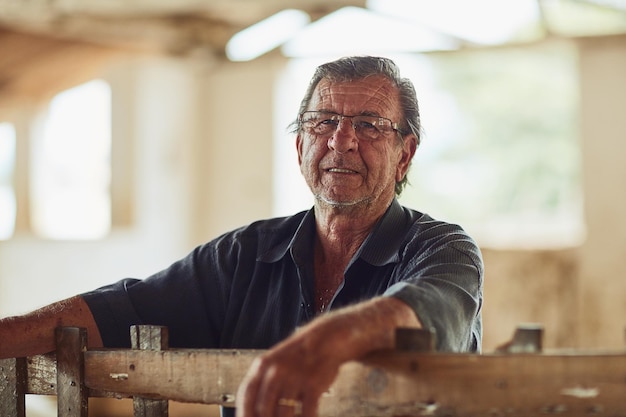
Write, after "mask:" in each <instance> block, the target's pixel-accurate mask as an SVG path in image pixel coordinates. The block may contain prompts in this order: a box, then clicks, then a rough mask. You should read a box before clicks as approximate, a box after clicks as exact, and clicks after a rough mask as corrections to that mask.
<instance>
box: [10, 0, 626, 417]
mask: <svg viewBox="0 0 626 417" xmlns="http://www.w3.org/2000/svg"><path fill="white" fill-rule="evenodd" d="M434 3H435V2H428V1H426V0H414V1H411V0H404V1H403V0H386V1H383V0H379V1H373V0H292V1H286V0H256V1H252V0H235V1H233V0H177V1H173V0H153V1H151V2H142V1H134V2H128V1H126V2H122V1H111V0H106V1H105V0H87V1H80V2H79V1H71V0H64V1H55V2H41V1H34V0H27V1H23V2H15V1H11V0H0V316H8V315H15V314H20V313H25V312H27V311H31V310H33V309H34V308H37V307H40V306H42V305H45V304H47V303H49V302H52V301H56V300H59V299H63V298H66V297H69V296H71V295H74V294H76V293H79V292H83V291H88V290H90V289H92V288H95V287H99V286H101V285H105V284H108V283H111V282H113V281H117V280H118V279H121V278H125V277H136V278H144V277H147V276H149V275H151V274H152V273H154V272H156V271H159V270H161V269H163V268H165V267H167V266H168V265H169V264H171V263H172V262H174V261H175V260H177V259H179V258H181V257H182V256H184V255H186V254H187V253H188V252H189V251H191V250H192V249H193V248H194V247H195V246H196V245H199V244H201V243H203V242H206V241H208V240H210V239H212V238H214V237H216V236H218V235H219V234H221V233H223V232H225V231H228V230H230V229H233V228H235V227H238V226H241V225H244V224H247V223H249V222H251V221H254V220H256V219H260V218H267V217H273V216H280V215H287V214H289V213H293V212H296V211H299V210H305V209H307V208H309V207H310V206H311V204H312V200H311V197H310V195H309V193H308V190H307V188H306V185H305V184H304V182H303V181H302V180H301V178H300V173H299V170H298V166H297V160H296V154H295V145H294V136H293V135H292V134H291V133H289V132H288V130H287V126H288V125H289V123H290V122H291V121H292V120H293V119H294V118H295V116H296V113H297V108H298V104H299V101H300V99H301V96H302V94H303V93H304V89H305V87H306V82H307V81H308V79H309V78H310V76H311V74H312V71H313V68H314V67H315V65H317V64H319V63H322V62H325V61H328V60H330V59H333V58H336V57H339V56H344V55H360V54H370V55H384V56H389V57H391V58H394V59H395V60H396V62H397V63H398V64H399V65H400V68H401V70H402V71H403V73H404V75H405V76H408V77H409V78H411V79H412V80H413V82H414V84H415V86H416V90H417V94H418V99H419V100H420V105H421V111H422V121H423V129H424V140H423V143H422V145H421V146H420V148H419V149H418V152H417V155H416V158H415V160H414V163H413V166H412V168H411V172H410V178H409V183H410V185H409V187H408V188H407V190H405V193H404V194H403V195H402V196H401V198H400V200H401V202H402V203H403V204H406V205H408V206H410V207H412V208H415V209H417V210H420V211H425V212H428V213H429V214H430V215H432V216H433V217H436V218H441V219H444V220H449V221H452V222H457V223H460V224H461V225H463V226H464V227H465V228H466V229H467V230H468V231H469V232H470V234H472V235H473V236H474V237H475V238H476V240H477V242H478V243H479V245H480V246H481V249H482V251H483V256H484V261H485V268H486V277H485V288H484V291H485V304H484V310H483V311H484V313H483V321H484V338H483V350H484V351H486V352H489V351H493V350H494V349H495V348H496V347H497V346H498V345H500V344H501V343H503V342H505V341H507V340H508V339H509V338H510V337H511V335H512V333H513V331H514V329H515V327H516V326H518V325H520V324H522V323H538V324H541V325H542V326H543V328H544V330H545V336H544V348H546V349H570V348H572V349H579V350H607V349H608V350H610V349H623V348H624V343H625V335H626V302H625V298H626V279H624V277H625V276H626V262H625V261H624V255H625V254H626V220H625V219H624V214H623V206H624V205H626V187H624V180H625V179H626V159H625V155H626V117H624V114H625V110H624V109H626V2H623V1H620V0H527V1H526V0H516V1H508V2H498V1H495V0H492V1H489V0H476V1H473V2H464V1H462V0H458V1H454V0H442V1H438V2H436V4H434ZM29 402H31V407H32V410H33V411H31V414H32V415H33V416H49V415H55V414H54V413H55V408H54V406H53V402H54V399H52V398H47V399H34V398H33V399H29ZM172 407H173V408H174V410H173V411H172V415H176V416H180V417H191V416H196V415H205V413H206V412H207V411H206V410H207V408H206V406H195V405H188V404H174V405H173V406H172ZM129 410H130V411H129ZM213 411H214V409H212V408H211V410H210V412H213ZM129 413H132V405H131V406H129V404H128V402H127V401H125V400H124V401H121V400H94V404H93V406H91V409H90V415H93V416H95V417H98V416H112V417H116V416H126V415H132V414H129ZM31 414H29V415H31Z"/></svg>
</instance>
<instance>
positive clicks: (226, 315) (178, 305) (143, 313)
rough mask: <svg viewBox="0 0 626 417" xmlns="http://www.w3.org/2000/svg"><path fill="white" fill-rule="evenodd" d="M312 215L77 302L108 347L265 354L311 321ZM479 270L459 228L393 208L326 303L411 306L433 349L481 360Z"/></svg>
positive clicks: (262, 228)
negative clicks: (139, 334) (153, 345)
mask: <svg viewBox="0 0 626 417" xmlns="http://www.w3.org/2000/svg"><path fill="white" fill-rule="evenodd" d="M314 235H315V219H314V213H313V211H312V210H310V211H307V212H301V213H298V214H296V215H293V216H290V217H284V218H275V219H269V220H262V221H258V222H255V223H252V224H250V225H248V226H245V227H242V228H239V229H236V230H234V231H231V232H229V233H226V234H224V235H222V236H220V237H218V238H216V239H215V240H212V241H211V242H208V243H206V244H204V245H202V246H199V247H197V248H196V249H195V250H193V251H192V252H191V253H190V254H189V255H188V256H186V257H185V258H183V259H181V260H180V261H178V262H176V263H174V264H173V265H171V266H170V267H169V268H167V269H165V270H163V271H161V272H159V273H157V274H155V275H152V276H151V277H149V278H146V279H144V280H138V279H124V280H121V281H119V282H117V283H115V284H112V285H109V286H106V287H102V288H100V289H97V290H95V291H92V292H89V293H85V294H83V297H84V299H85V300H86V302H87V303H88V305H89V307H90V309H91V311H92V313H93V315H94V318H95V320H96V323H97V324H98V328H99V330H100V332H101V334H102V338H103V341H104V344H105V346H107V347H128V346H130V339H129V327H130V325H132V324H153V325H162V326H167V327H168V328H169V335H170V338H169V342H170V347H172V348H239V349H251V348H255V349H266V348H269V347H271V346H272V345H274V344H275V343H277V342H279V341H280V340H282V339H284V338H285V337H287V336H288V335H289V334H290V333H292V332H293V331H294V329H295V328H296V327H297V326H301V325H302V324H304V323H306V322H308V321H309V320H311V319H312V318H314V316H315V314H316V313H315V302H314V294H315V292H314V275H313V241H314ZM482 282H483V264H482V258H481V254H480V251H479V249H478V247H477V245H476V244H475V242H474V241H473V240H472V239H471V238H470V237H469V236H468V235H467V234H466V233H465V232H464V231H463V230H462V229H461V228H460V227H459V226H456V225H453V224H449V223H445V222H441V221H437V220H433V219H432V218H431V217H429V216H428V215H426V214H422V213H420V212H417V211H415V210H411V209H408V208H405V207H402V206H401V205H400V204H399V203H398V202H397V201H396V200H394V201H393V202H392V204H391V206H390V207H389V209H388V210H387V212H386V213H385V215H384V216H383V217H382V218H381V220H380V221H379V222H378V223H377V225H376V226H375V227H374V229H373V230H372V232H371V233H370V235H369V236H368V238H367V239H366V240H365V242H364V243H363V245H362V246H361V248H360V249H359V250H358V252H357V253H356V254H355V256H354V258H353V259H352V260H351V261H350V263H349V265H348V267H347V268H346V271H345V279H344V282H343V284H342V285H341V286H340V288H339V290H338V291H337V293H336V294H335V297H334V299H333V300H332V302H331V304H330V308H331V309H336V308H339V307H342V306H346V305H349V304H353V303H357V302H359V301H362V300H366V299H370V298H372V297H375V296H378V295H386V296H393V297H397V298H399V299H401V300H403V301H405V302H406V303H408V304H409V305H410V306H411V307H412V308H413V309H414V310H415V312H416V314H417V316H418V317H419V319H420V321H421V322H422V324H423V325H424V326H425V327H428V328H431V329H433V330H434V331H435V333H436V341H437V349H438V350H443V351H478V350H480V344H481V314H480V312H481V305H482Z"/></svg>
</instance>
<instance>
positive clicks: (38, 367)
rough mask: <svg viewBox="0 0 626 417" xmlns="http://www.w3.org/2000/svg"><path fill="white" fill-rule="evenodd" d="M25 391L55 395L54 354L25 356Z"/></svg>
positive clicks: (55, 364)
mask: <svg viewBox="0 0 626 417" xmlns="http://www.w3.org/2000/svg"><path fill="white" fill-rule="evenodd" d="M26 366H27V375H28V378H27V381H26V393H27V394H38V395H57V360H56V354H54V353H49V354H47V355H36V356H29V357H28V358H26Z"/></svg>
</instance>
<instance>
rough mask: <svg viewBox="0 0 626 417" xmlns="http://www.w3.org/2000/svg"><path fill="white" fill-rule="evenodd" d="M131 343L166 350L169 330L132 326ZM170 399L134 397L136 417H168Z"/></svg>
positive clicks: (139, 347) (145, 347) (143, 347)
mask: <svg viewBox="0 0 626 417" xmlns="http://www.w3.org/2000/svg"><path fill="white" fill-rule="evenodd" d="M130 344H131V346H132V348H133V349H138V350H154V351H161V350H166V349H167V348H168V345H169V332H168V330H167V328H166V327H162V326H131V327H130ZM168 406H169V402H168V400H151V399H148V398H143V397H139V396H135V397H133V414H134V417H168V416H169V407H168Z"/></svg>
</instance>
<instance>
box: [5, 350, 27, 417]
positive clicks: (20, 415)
mask: <svg viewBox="0 0 626 417" xmlns="http://www.w3.org/2000/svg"><path fill="white" fill-rule="evenodd" d="M25 391H26V360H25V359H24V358H17V359H16V358H11V359H2V360H0V416H2V417H25V416H26V400H25V398H26V397H25Z"/></svg>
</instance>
